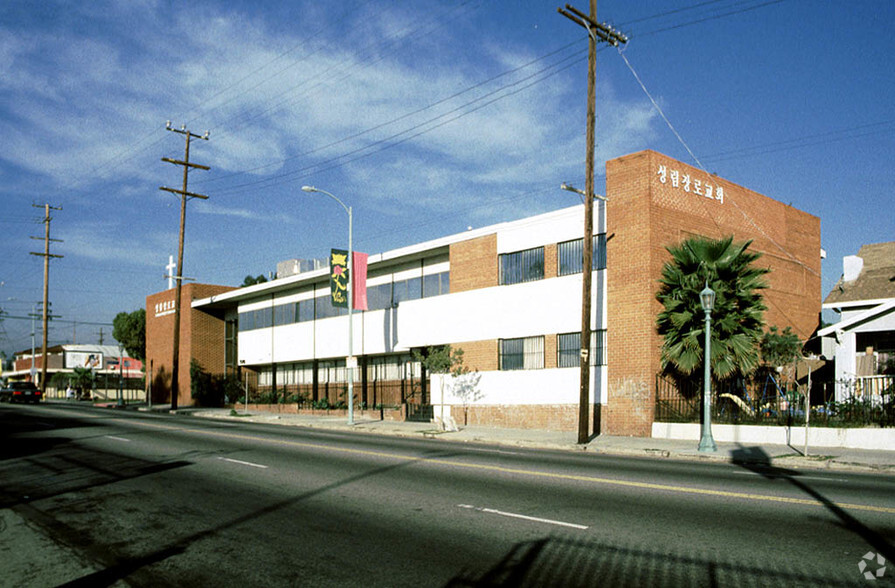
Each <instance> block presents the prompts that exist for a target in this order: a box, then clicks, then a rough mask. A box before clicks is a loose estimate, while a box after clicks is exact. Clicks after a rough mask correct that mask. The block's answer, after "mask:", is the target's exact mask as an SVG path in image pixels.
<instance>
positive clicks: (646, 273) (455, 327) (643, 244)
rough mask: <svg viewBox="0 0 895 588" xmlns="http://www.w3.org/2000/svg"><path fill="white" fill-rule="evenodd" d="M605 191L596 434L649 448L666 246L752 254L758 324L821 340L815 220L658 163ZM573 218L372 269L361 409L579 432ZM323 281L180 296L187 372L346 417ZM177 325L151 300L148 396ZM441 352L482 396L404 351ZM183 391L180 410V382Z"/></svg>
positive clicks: (502, 229)
mask: <svg viewBox="0 0 895 588" xmlns="http://www.w3.org/2000/svg"><path fill="white" fill-rule="evenodd" d="M557 192H558V195H557V197H558V198H560V197H562V196H561V194H562V193H561V192H559V190H558V189H557ZM606 192H607V194H606V195H607V197H608V198H609V201H608V203H605V202H602V201H600V202H599V203H598V205H597V206H595V208H594V215H595V216H594V223H593V226H594V234H593V235H592V236H591V238H592V239H593V243H594V251H595V254H594V266H593V268H591V270H590V271H592V272H593V274H592V277H593V290H592V301H591V307H592V317H591V328H592V329H593V331H594V335H593V337H592V338H591V341H590V350H589V359H590V361H591V366H592V369H591V386H590V398H589V402H588V405H587V412H588V416H589V419H590V421H591V422H592V423H593V424H592V431H591V432H593V433H607V434H615V435H639V436H649V435H650V434H651V427H652V424H653V415H654V412H655V402H656V388H657V374H658V373H659V371H660V345H661V341H660V336H659V335H658V333H657V330H656V315H657V314H658V312H659V310H660V307H661V305H660V303H659V302H658V301H657V300H656V296H655V294H656V291H657V289H658V280H659V277H660V275H661V271H662V266H663V264H664V263H665V262H666V261H667V260H668V259H669V258H670V255H669V253H668V252H667V250H666V249H665V248H666V246H669V245H672V244H677V243H679V242H681V241H683V240H684V239H687V238H689V237H692V236H694V235H702V236H706V237H710V238H721V237H726V236H730V235H732V236H733V237H734V238H735V239H737V240H741V241H744V240H751V241H752V245H751V249H753V250H755V251H757V252H760V253H762V257H761V259H760V262H759V263H761V264H762V265H763V266H764V267H767V268H769V269H770V270H771V271H770V273H769V274H768V281H769V287H768V289H767V290H765V291H764V292H763V293H764V297H765V302H766V304H767V306H768V311H767V312H766V315H765V319H766V321H767V323H768V324H769V325H776V326H778V327H779V328H781V329H783V328H785V327H792V329H793V331H794V332H796V333H797V334H798V335H799V336H800V337H801V338H802V339H803V340H804V339H807V338H808V337H809V336H810V335H811V334H812V333H814V332H815V330H816V328H817V322H818V317H819V315H820V299H821V292H820V254H821V249H820V220H819V219H818V218H817V217H815V216H813V215H810V214H808V213H805V212H803V211H800V210H797V209H795V208H793V207H792V206H787V205H785V204H783V203H781V202H778V201H776V200H773V199H772V198H769V197H767V196H764V195H762V194H758V193H757V192H754V191H752V190H749V189H748V188H745V187H742V186H739V185H737V184H735V183H733V182H730V181H729V180H725V179H723V178H720V177H718V176H716V175H713V174H709V173H707V172H705V171H703V170H700V169H698V168H694V167H692V166H689V165H687V164H685V163H682V162H679V161H676V160H674V159H672V158H670V157H667V156H665V155H662V154H660V153H656V152H654V151H641V152H638V153H633V154H631V155H626V156H624V157H620V158H617V159H614V160H611V161H609V162H607V164H606ZM583 217H584V206H583V205H577V206H572V207H564V208H560V209H559V210H554V211H552V212H547V213H544V214H538V215H534V216H530V217H526V218H522V219H519V220H515V221H510V222H504V223H498V224H495V225H492V226H488V227H483V228H479V229H475V230H470V231H466V232H463V233H457V234H455V235H449V236H446V237H441V238H437V239H433V240H430V241H426V242H423V243H418V244H414V245H409V246H407V247H402V248H399V249H395V250H392V251H387V252H384V253H377V254H371V255H370V256H369V259H368V274H367V281H366V289H367V299H368V309H367V310H364V311H359V312H357V313H355V314H354V315H353V320H352V323H353V326H352V329H351V333H353V341H354V344H353V353H354V359H353V360H352V361H351V362H349V365H356V366H357V367H352V368H351V369H353V370H355V371H354V372H353V379H354V381H355V382H356V384H355V389H354V394H353V395H354V398H355V400H356V402H364V403H366V405H367V406H368V407H374V406H376V405H379V404H395V403H401V404H404V405H407V406H409V407H413V408H414V410H420V411H424V410H429V411H431V412H434V413H435V414H438V415H440V414H442V413H444V414H445V415H446V416H449V415H450V416H454V418H455V419H456V420H458V421H459V420H460V418H458V417H459V415H460V414H461V413H462V419H463V421H465V422H467V423H468V424H484V425H491V426H507V427H519V428H539V429H553V430H576V428H577V424H578V412H579V394H580V385H579V369H577V368H578V367H579V361H580V356H581V345H580V343H579V333H580V329H581V307H582V304H581V295H582V276H583V273H582V269H583V268H582V267H581V266H582V261H581V251H582V244H583V239H584V235H583V232H584V218H583ZM322 248H323V246H322V245H321V249H322ZM299 269H301V268H299ZM329 279H330V278H329V268H326V267H324V268H318V269H313V268H308V269H307V270H306V271H299V273H297V274H294V275H289V276H288V277H282V278H280V279H276V280H272V281H270V282H266V283H263V284H257V285H254V286H249V287H245V288H240V289H229V291H227V289H225V288H224V287H221V286H216V287H215V286H211V285H203V284H191V285H189V287H192V289H191V290H190V289H188V286H187V285H184V294H183V295H182V296H183V297H182V299H181V308H183V309H188V311H187V310H185V315H187V316H188V317H189V319H188V325H192V326H187V327H184V326H182V327H181V329H182V331H181V341H182V342H185V343H182V344H181V358H180V365H181V366H185V365H189V362H190V361H191V360H192V359H196V360H197V361H199V363H201V364H202V367H203V369H206V370H208V371H210V372H212V373H220V374H224V373H230V374H234V375H238V377H239V378H240V381H241V382H247V383H248V384H249V387H250V388H252V389H253V390H257V391H263V392H273V393H276V394H278V398H281V399H287V400H288V399H294V398H299V397H301V398H306V399H310V400H313V401H318V402H321V401H323V400H327V401H337V400H340V399H341V400H344V394H345V388H346V380H347V377H346V374H347V372H346V357H347V356H348V355H349V353H348V338H349V337H348V333H349V328H348V317H347V316H346V314H347V313H346V311H345V309H342V308H338V307H333V306H332V304H331V303H330V299H329V292H330V285H329ZM215 288H217V289H215ZM203 291H204V292H205V294H203V293H202V292H203ZM173 308H174V304H173V294H172V291H171V290H168V291H166V292H162V293H157V294H151V295H150V296H148V297H147V313H146V315H147V327H146V333H147V345H146V348H147V361H148V362H150V365H151V368H150V369H151V370H152V373H153V381H156V379H157V376H160V375H161V374H164V373H170V364H171V350H170V345H168V347H165V345H166V344H167V343H166V342H168V341H170V340H171V338H172V331H171V329H173V322H172V321H171V320H170V316H169V315H170V314H171V312H173V310H172V309H173ZM197 326H198V327H197ZM184 328H187V329H189V331H185V330H183V329H184ZM197 328H198V330H197ZM445 344H450V345H451V346H452V347H455V348H456V347H459V348H461V349H463V351H464V364H465V365H466V367H468V368H469V369H471V370H473V371H474V372H475V379H474V381H471V382H465V383H464V385H462V386H455V385H453V384H455V382H451V381H450V380H449V379H448V381H447V382H446V383H447V384H448V385H446V386H444V387H443V388H442V386H441V381H442V380H441V378H440V377H437V376H435V375H430V374H426V373H424V372H423V371H422V368H421V365H420V364H419V362H417V361H415V359H414V355H413V352H414V351H422V350H425V349H426V348H427V347H430V346H437V345H445ZM186 371H188V370H186V369H184V368H181V369H180V371H179V373H180V374H181V375H180V377H181V378H184V377H187V378H188V377H189V375H188V374H186V375H184V372H186ZM155 389H156V388H154V390H155ZM180 390H181V393H183V391H186V393H187V394H189V382H188V381H187V382H182V383H181V384H180ZM442 390H444V395H443V396H442ZM155 400H156V401H157V402H160V401H164V399H161V398H155ZM183 400H184V404H189V403H190V399H189V398H185V399H183Z"/></svg>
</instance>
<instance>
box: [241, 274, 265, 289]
mask: <svg viewBox="0 0 895 588" xmlns="http://www.w3.org/2000/svg"><path fill="white" fill-rule="evenodd" d="M266 281H267V278H265V277H264V274H260V275H258V276H255V277H252V276H246V277H245V279H244V280H243V281H242V285H240V286H239V287H240V288H245V287H246V286H254V285H255V284H263V283H264V282H266Z"/></svg>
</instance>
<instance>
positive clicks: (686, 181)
mask: <svg viewBox="0 0 895 588" xmlns="http://www.w3.org/2000/svg"><path fill="white" fill-rule="evenodd" d="M656 175H658V176H659V181H660V182H662V183H663V184H667V183H669V182H670V183H671V187H672V188H677V189H679V190H683V191H684V192H687V193H688V194H696V195H697V196H705V197H706V198H711V199H712V200H717V201H718V202H720V203H721V204H724V187H723V186H718V185H717V184H710V183H709V182H706V181H703V180H701V179H699V178H695V177H692V176H691V175H690V174H682V173H681V172H680V171H679V170H676V169H668V166H665V165H660V166H659V170H658V171H657V172H656Z"/></svg>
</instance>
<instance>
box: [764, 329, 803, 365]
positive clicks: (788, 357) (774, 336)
mask: <svg viewBox="0 0 895 588" xmlns="http://www.w3.org/2000/svg"><path fill="white" fill-rule="evenodd" d="M801 351H802V341H801V340H800V339H799V336H798V335H796V334H795V333H793V332H792V327H786V328H785V329H783V331H782V332H781V331H780V330H779V329H777V327H771V328H770V329H768V332H767V333H765V334H764V335H763V336H762V338H761V359H762V361H764V362H765V363H766V364H767V365H768V366H771V367H775V368H776V367H781V366H789V365H791V364H792V362H794V361H795V360H796V358H798V357H799V355H800V354H801Z"/></svg>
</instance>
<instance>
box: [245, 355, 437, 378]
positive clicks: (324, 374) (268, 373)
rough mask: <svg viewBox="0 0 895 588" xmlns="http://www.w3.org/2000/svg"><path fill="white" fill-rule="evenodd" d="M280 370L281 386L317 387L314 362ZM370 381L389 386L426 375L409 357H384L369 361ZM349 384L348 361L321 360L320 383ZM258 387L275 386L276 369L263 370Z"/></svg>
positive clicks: (359, 375)
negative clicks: (386, 383)
mask: <svg viewBox="0 0 895 588" xmlns="http://www.w3.org/2000/svg"><path fill="white" fill-rule="evenodd" d="M276 369H277V386H292V385H302V384H304V385H311V384H313V383H314V362H303V363H287V364H279V365H277V366H276ZM361 369H363V368H360V367H358V368H356V369H355V372H354V381H355V382H360V380H361V372H360V370H361ZM366 370H367V381H368V382H387V381H399V380H410V379H413V378H419V377H421V374H422V366H421V364H420V362H418V361H415V360H414V359H413V356H411V355H410V354H409V353H406V354H401V355H391V356H384V357H369V358H367V360H366ZM347 381H348V372H347V371H346V370H345V360H344V359H341V360H338V359H337V360H320V361H318V362H317V382H318V383H322V384H325V383H332V384H341V383H345V382H347ZM258 385H260V386H272V385H273V369H272V367H271V366H265V367H263V368H261V371H260V372H259V373H258Z"/></svg>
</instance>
